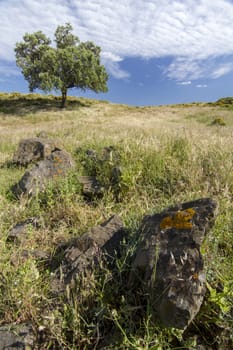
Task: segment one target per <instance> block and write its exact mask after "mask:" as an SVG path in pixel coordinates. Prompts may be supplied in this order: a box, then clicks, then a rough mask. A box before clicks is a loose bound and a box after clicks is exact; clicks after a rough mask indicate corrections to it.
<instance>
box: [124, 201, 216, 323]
mask: <svg viewBox="0 0 233 350" xmlns="http://www.w3.org/2000/svg"><path fill="white" fill-rule="evenodd" d="M216 207H217V205H216V203H215V202H214V201H213V200H211V199H208V198H206V199H200V200H196V201H192V202H187V203H183V204H180V205H178V206H176V207H173V208H169V209H167V210H165V211H163V212H162V213H160V214H155V215H151V216H147V217H145V218H144V220H143V222H142V226H141V229H140V235H141V243H140V244H139V247H138V249H137V252H136V256H135V260H134V261H133V264H132V271H131V274H130V278H129V281H130V282H129V285H130V286H131V287H132V286H135V288H136V286H137V285H140V287H141V288H143V289H144V290H145V293H146V294H147V295H149V298H150V304H151V310H152V314H153V316H154V318H155V319H156V320H158V321H160V322H161V323H162V324H163V325H164V326H166V327H175V328H180V329H184V328H185V327H186V326H187V325H188V324H189V323H190V322H191V321H192V320H193V318H194V317H195V315H196V314H197V312H198V311H199V309H200V306H201V304H202V302H203V298H204V295H205V291H206V287H205V272H204V267H203V258H202V255H201V253H200V245H201V244H202V242H203V239H204V238H205V235H206V233H207V231H208V230H209V229H210V228H211V227H212V226H213V224H214V219H215V213H216Z"/></svg>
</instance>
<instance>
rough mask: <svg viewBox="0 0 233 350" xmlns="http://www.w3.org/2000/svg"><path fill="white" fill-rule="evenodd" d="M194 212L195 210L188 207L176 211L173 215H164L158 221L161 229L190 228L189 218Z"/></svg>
mask: <svg viewBox="0 0 233 350" xmlns="http://www.w3.org/2000/svg"><path fill="white" fill-rule="evenodd" d="M194 214H195V210H194V209H192V208H188V209H186V210H182V211H178V212H177V213H176V214H175V215H174V217H173V218H172V217H170V216H166V217H165V218H163V220H162V221H161V223H160V228H161V229H169V228H176V229H191V228H192V226H193V225H192V222H191V219H192V218H193V216H194Z"/></svg>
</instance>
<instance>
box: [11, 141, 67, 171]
mask: <svg viewBox="0 0 233 350" xmlns="http://www.w3.org/2000/svg"><path fill="white" fill-rule="evenodd" d="M60 150H61V146H60V144H59V143H58V142H57V141H55V140H51V139H48V138H46V137H35V138H30V139H25V140H21V141H20V143H19V145H18V149H17V151H16V152H15V154H14V156H13V163H15V164H17V165H22V166H25V165H28V164H29V163H32V162H37V161H39V160H42V159H45V158H46V157H48V156H49V155H50V154H51V153H52V152H54V151H60Z"/></svg>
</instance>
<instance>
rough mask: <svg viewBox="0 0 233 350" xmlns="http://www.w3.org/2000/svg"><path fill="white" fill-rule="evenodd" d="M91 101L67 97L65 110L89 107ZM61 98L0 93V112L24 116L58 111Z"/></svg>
mask: <svg viewBox="0 0 233 350" xmlns="http://www.w3.org/2000/svg"><path fill="white" fill-rule="evenodd" d="M92 103H93V102H92V101H89V100H88V99H84V98H74V97H68V98H67V105H66V107H65V108H63V109H64V111H65V110H73V109H77V108H79V107H90V106H91V105H92ZM61 109H62V108H61V98H60V97H58V96H51V95H50V96H42V95H39V94H27V95H26V94H25V95H24V94H19V93H12V94H0V113H4V114H7V115H10V114H12V115H16V116H25V115H27V114H30V113H36V112H41V111H60V110H61Z"/></svg>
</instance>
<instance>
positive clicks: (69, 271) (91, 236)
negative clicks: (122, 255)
mask: <svg viewBox="0 0 233 350" xmlns="http://www.w3.org/2000/svg"><path fill="white" fill-rule="evenodd" d="M125 234H126V230H125V228H124V227H123V224H122V222H121V220H120V218H119V217H118V216H117V215H114V216H112V217H111V218H110V219H109V220H107V221H105V222H104V223H103V224H101V225H99V226H96V227H93V228H91V229H90V230H89V231H87V232H86V233H85V234H84V235H82V236H81V237H79V238H77V239H75V240H74V241H72V242H71V244H70V245H69V247H68V248H66V249H65V251H64V257H63V260H62V264H61V265H60V266H59V268H58V269H57V270H56V272H55V275H56V278H57V279H59V280H60V282H61V285H63V286H64V285H67V284H70V283H71V282H72V281H74V280H75V279H76V278H77V277H81V276H82V275H83V274H86V275H87V274H88V273H89V272H90V271H93V269H94V267H96V266H98V265H99V263H100V261H103V259H105V260H106V259H107V260H108V262H111V259H113V258H114V257H115V254H116V252H119V248H120V242H121V240H122V239H123V237H124V236H125Z"/></svg>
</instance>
